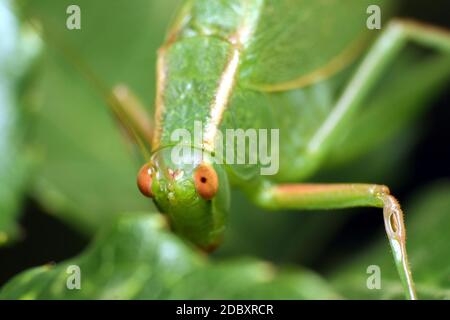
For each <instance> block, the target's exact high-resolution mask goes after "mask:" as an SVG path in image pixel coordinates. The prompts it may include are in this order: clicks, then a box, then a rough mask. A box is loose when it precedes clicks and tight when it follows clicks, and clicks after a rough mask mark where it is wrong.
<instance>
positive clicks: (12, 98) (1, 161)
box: [0, 0, 39, 246]
mask: <svg viewBox="0 0 450 320" xmlns="http://www.w3.org/2000/svg"><path fill="white" fill-rule="evenodd" d="M0 34H1V40H0V246H1V245H2V244H4V243H6V242H8V241H9V240H11V239H13V238H16V237H17V236H18V232H19V230H18V226H17V225H16V219H17V217H18V214H19V212H20V208H21V202H22V198H23V192H24V187H25V181H26V180H27V167H28V160H27V156H26V155H25V150H24V148H23V147H24V140H25V137H24V136H25V130H26V121H25V119H24V118H25V117H26V115H25V114H24V113H25V112H24V110H23V108H22V107H21V106H20V102H19V98H18V96H19V93H21V92H20V91H21V90H20V89H21V88H20V81H21V80H22V78H23V76H24V74H25V72H26V70H27V69H28V67H29V65H30V62H31V61H32V59H33V57H34V56H35V55H36V53H37V52H38V51H39V42H38V41H37V38H36V35H34V34H33V33H32V32H30V31H29V30H23V29H22V27H21V26H20V24H19V22H18V21H17V19H16V18H15V16H14V13H13V11H12V6H11V4H10V2H9V1H7V0H0Z"/></svg>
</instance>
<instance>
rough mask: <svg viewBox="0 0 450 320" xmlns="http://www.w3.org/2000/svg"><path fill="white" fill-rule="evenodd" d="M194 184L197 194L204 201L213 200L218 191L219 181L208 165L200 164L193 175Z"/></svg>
mask: <svg viewBox="0 0 450 320" xmlns="http://www.w3.org/2000/svg"><path fill="white" fill-rule="evenodd" d="M194 184H195V189H196V190H197V192H198V194H199V195H200V196H201V197H202V198H203V199H205V200H210V199H212V198H214V196H215V195H216V193H217V190H218V189H219V179H218V178H217V173H216V170H214V168H213V167H212V166H210V165H208V164H203V163H202V164H200V165H199V166H198V167H197V169H195V173H194Z"/></svg>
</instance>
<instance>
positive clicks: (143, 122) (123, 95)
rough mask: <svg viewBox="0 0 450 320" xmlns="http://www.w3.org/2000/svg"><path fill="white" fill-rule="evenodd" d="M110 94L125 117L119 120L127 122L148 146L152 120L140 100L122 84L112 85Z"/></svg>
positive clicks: (151, 136)
mask: <svg viewBox="0 0 450 320" xmlns="http://www.w3.org/2000/svg"><path fill="white" fill-rule="evenodd" d="M112 94H113V96H114V98H115V99H116V102H117V105H118V108H120V115H121V116H122V117H125V118H126V120H125V119H122V118H120V121H121V122H129V125H130V126H132V127H133V128H134V130H135V133H136V134H138V135H139V137H140V138H141V140H142V141H144V142H145V143H146V144H147V145H148V146H150V145H151V142H152V139H153V121H152V118H151V116H150V115H149V113H148V112H147V110H146V108H145V107H144V106H143V104H142V103H141V101H140V100H139V99H138V98H137V96H136V95H135V94H133V92H132V91H131V90H130V88H129V87H127V86H126V85H124V84H118V85H116V86H114V88H113V90H112Z"/></svg>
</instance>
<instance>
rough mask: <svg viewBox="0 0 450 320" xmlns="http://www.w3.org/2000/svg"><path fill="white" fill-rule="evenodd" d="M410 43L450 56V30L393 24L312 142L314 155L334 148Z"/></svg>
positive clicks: (365, 59) (366, 58) (375, 45)
mask: <svg viewBox="0 0 450 320" xmlns="http://www.w3.org/2000/svg"><path fill="white" fill-rule="evenodd" d="M410 41H412V42H416V43H418V44H421V45H424V46H427V47H430V48H433V49H436V50H438V51H440V52H443V53H444V54H445V55H450V32H448V31H447V30H444V29H439V28H436V27H433V26H428V25H425V24H421V23H418V22H412V21H406V20H395V21H393V22H391V23H390V24H389V25H388V26H387V27H386V29H385V31H383V33H382V34H381V36H380V37H379V39H378V40H377V41H376V42H375V43H374V45H373V46H372V48H371V49H370V50H369V52H368V54H367V56H366V57H365V58H364V60H363V61H362V63H361V65H360V66H359V67H358V69H357V71H356V73H355V74H354V75H353V77H352V79H351V80H350V82H349V84H348V85H347V87H346V88H345V89H344V91H343V94H342V95H341V97H340V98H339V99H338V101H337V103H336V105H335V107H334V108H333V111H332V112H331V113H330V114H329V116H328V118H327V119H326V120H325V121H324V123H323V124H322V126H321V127H320V128H319V129H318V130H317V132H316V133H315V135H314V136H313V138H312V139H311V141H310V143H309V145H308V150H309V152H310V153H312V154H314V153H322V152H324V151H325V150H327V149H328V148H329V147H330V145H331V144H332V143H333V141H335V139H334V138H335V137H336V136H337V135H339V133H340V132H341V130H342V129H344V128H345V127H346V126H347V124H348V121H349V120H351V118H352V114H353V113H354V112H355V110H356V109H358V108H359V107H360V106H361V105H362V102H363V101H364V99H365V98H366V97H367V96H368V94H369V93H370V91H371V89H372V88H373V87H374V86H375V85H376V84H377V81H378V80H379V79H380V76H381V75H382V74H383V72H384V71H385V70H386V67H387V66H388V65H389V63H390V62H392V60H393V59H394V58H395V57H396V56H397V55H398V54H399V52H400V51H401V49H402V48H404V47H405V45H406V44H407V43H408V42H410Z"/></svg>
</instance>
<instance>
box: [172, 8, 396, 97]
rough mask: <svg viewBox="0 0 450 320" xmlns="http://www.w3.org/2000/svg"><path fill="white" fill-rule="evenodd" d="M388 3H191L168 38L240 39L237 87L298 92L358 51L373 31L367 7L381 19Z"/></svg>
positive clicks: (334, 70)
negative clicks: (377, 10) (373, 7)
mask: <svg viewBox="0 0 450 320" xmlns="http://www.w3.org/2000/svg"><path fill="white" fill-rule="evenodd" d="M393 3H395V1H393V0H346V1H342V0H316V1H302V0H227V1H226V0H213V1H211V0H195V1H189V2H187V4H186V6H184V7H183V10H182V11H181V12H180V15H179V16H178V18H177V20H176V22H175V24H174V27H173V28H172V30H171V32H170V34H169V41H170V39H172V40H173V39H174V35H180V36H181V37H189V36H193V35H204V36H213V37H219V38H222V39H225V40H227V41H231V42H233V41H236V38H239V36H242V38H243V39H242V43H241V46H242V57H241V65H240V83H241V84H244V85H245V86H247V87H252V88H257V89H260V90H264V91H282V90H287V89H292V88H299V87H303V86H305V85H308V84H310V83H314V82H316V81H318V80H321V79H324V78H327V77H329V76H330V75H332V74H334V73H336V72H337V71H339V70H340V69H342V68H343V67H345V66H346V65H348V64H349V63H350V62H352V61H353V60H354V59H355V58H356V57H357V56H358V55H359V54H360V53H361V51H362V49H363V48H364V46H365V44H366V42H367V41H368V40H369V39H370V37H371V35H375V34H376V33H377V32H376V31H370V30H369V29H368V28H367V25H366V23H367V19H368V18H369V16H370V14H368V13H367V9H368V7H369V6H370V5H378V6H379V7H380V9H381V13H382V18H383V19H385V18H386V15H387V13H388V12H390V11H391V8H392V5H393Z"/></svg>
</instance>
